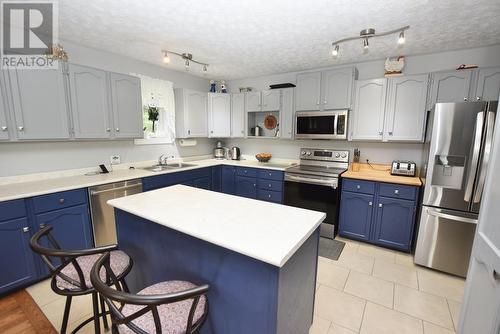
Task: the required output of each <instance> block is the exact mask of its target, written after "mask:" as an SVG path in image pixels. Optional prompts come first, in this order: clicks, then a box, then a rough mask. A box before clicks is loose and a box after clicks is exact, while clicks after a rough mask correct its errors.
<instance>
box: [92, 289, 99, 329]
mask: <svg viewBox="0 0 500 334" xmlns="http://www.w3.org/2000/svg"><path fill="white" fill-rule="evenodd" d="M92 305H93V306H94V330H95V334H101V324H100V321H99V297H98V296H97V292H92Z"/></svg>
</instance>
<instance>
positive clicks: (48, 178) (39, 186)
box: [0, 159, 293, 202]
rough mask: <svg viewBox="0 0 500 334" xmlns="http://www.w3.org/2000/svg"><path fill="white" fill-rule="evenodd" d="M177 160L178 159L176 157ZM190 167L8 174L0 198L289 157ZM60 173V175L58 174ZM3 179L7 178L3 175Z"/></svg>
mask: <svg viewBox="0 0 500 334" xmlns="http://www.w3.org/2000/svg"><path fill="white" fill-rule="evenodd" d="M177 161H179V160H177ZM186 162H188V163H189V164H193V165H195V166H193V167H185V168H179V169H173V170H166V171H161V172H151V171H147V170H144V169H141V168H140V167H144V166H152V165H153V164H154V162H152V161H149V162H138V163H128V164H126V166H121V167H120V168H115V170H114V171H112V172H110V173H109V174H96V175H84V174H85V171H88V169H87V170H85V171H84V170H75V171H60V172H51V173H42V174H29V175H21V176H16V177H10V178H8V179H9V182H1V181H2V180H1V179H0V202H3V201H8V200H13V199H19V198H27V197H32V196H39V195H45V194H51V193H55V192H59V191H66V190H72V189H79V188H87V187H92V186H97V185H101V184H106V183H113V182H120V181H126V180H132V179H138V178H143V177H148V176H155V175H162V174H167V173H176V172H182V171H186V170H192V169H197V168H204V167H210V166H217V165H232V166H241V167H253V168H265V169H274V170H284V169H285V168H286V167H289V166H291V165H292V163H293V160H277V159H274V160H273V161H271V162H269V163H260V162H258V161H257V160H255V159H253V160H250V159H249V160H216V159H204V160H189V161H186ZM128 166H136V168H135V169H128ZM59 175H61V176H60V177H58V176H59ZM6 179H7V178H6Z"/></svg>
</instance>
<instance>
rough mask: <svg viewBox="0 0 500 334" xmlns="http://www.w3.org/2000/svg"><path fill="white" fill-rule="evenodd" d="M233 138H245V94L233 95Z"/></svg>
mask: <svg viewBox="0 0 500 334" xmlns="http://www.w3.org/2000/svg"><path fill="white" fill-rule="evenodd" d="M231 137H233V138H241V137H245V93H234V94H231Z"/></svg>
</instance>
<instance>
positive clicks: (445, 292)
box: [309, 238, 465, 334]
mask: <svg viewBox="0 0 500 334" xmlns="http://www.w3.org/2000/svg"><path fill="white" fill-rule="evenodd" d="M338 239H340V240H342V241H344V242H346V246H345V248H344V251H343V252H342V255H341V256H340V258H339V260H338V261H333V260H330V259H327V258H323V257H320V258H319V262H318V278H317V284H316V305H315V310H314V322H313V326H312V327H311V330H310V332H309V333H310V334H337V333H362V334H369V333H370V334H371V333H375V334H385V333H387V334H389V333H394V334H400V333H401V334H403V333H405V334H406V333H408V334H410V333H411V334H413V333H415V334H439V333H442V334H446V333H455V331H456V328H457V325H458V324H457V322H458V317H459V314H460V307H461V301H462V297H463V292H464V283H465V281H464V280H463V279H461V278H458V277H455V276H450V275H446V274H443V273H440V272H437V271H433V270H430V269H426V268H423V267H420V266H416V265H414V264H413V257H412V256H411V255H408V254H405V253H401V252H397V251H392V250H388V249H384V248H380V247H376V246H372V245H368V244H365V243H361V242H356V241H352V240H346V239H342V238H338Z"/></svg>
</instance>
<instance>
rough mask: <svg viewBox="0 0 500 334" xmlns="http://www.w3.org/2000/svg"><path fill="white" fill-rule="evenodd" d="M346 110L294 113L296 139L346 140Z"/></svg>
mask: <svg viewBox="0 0 500 334" xmlns="http://www.w3.org/2000/svg"><path fill="white" fill-rule="evenodd" d="M347 116H348V110H335V111H333V110H330V111H300V112H296V113H295V138H296V139H343V140H345V139H347Z"/></svg>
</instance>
